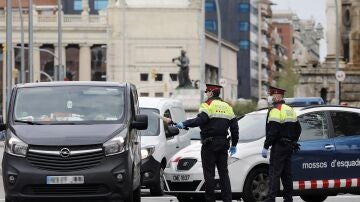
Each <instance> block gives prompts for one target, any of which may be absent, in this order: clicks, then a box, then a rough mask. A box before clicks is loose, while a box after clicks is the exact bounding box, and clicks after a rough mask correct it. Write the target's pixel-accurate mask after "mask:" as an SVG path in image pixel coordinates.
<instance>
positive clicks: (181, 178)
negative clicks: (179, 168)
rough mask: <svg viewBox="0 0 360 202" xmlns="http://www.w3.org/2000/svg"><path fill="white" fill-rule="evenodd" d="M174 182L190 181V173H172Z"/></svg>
mask: <svg viewBox="0 0 360 202" xmlns="http://www.w3.org/2000/svg"><path fill="white" fill-rule="evenodd" d="M172 178H173V181H174V182H185V181H191V180H190V175H184V174H182V175H173V176H172Z"/></svg>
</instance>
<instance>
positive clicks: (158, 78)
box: [155, 74, 163, 81]
mask: <svg viewBox="0 0 360 202" xmlns="http://www.w3.org/2000/svg"><path fill="white" fill-rule="evenodd" d="M162 80H163V74H156V77H155V81H162Z"/></svg>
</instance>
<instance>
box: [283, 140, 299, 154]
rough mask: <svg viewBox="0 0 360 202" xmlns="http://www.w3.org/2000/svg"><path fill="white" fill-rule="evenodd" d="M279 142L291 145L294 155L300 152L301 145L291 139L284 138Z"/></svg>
mask: <svg viewBox="0 0 360 202" xmlns="http://www.w3.org/2000/svg"><path fill="white" fill-rule="evenodd" d="M278 142H279V143H280V144H283V145H290V146H291V147H292V150H293V152H294V153H296V152H298V151H299V150H300V146H301V145H300V144H298V143H297V142H296V141H293V140H291V139H290V138H286V137H282V138H280V139H279V140H278Z"/></svg>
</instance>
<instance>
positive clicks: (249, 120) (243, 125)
mask: <svg viewBox="0 0 360 202" xmlns="http://www.w3.org/2000/svg"><path fill="white" fill-rule="evenodd" d="M265 122H266V114H248V115H246V116H244V117H243V118H242V119H240V120H239V121H238V125H239V142H250V141H254V140H258V139H260V138H262V137H264V136H265Z"/></svg>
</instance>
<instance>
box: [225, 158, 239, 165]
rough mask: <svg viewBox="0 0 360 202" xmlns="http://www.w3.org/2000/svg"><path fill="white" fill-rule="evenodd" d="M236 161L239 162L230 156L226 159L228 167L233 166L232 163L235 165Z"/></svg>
mask: <svg viewBox="0 0 360 202" xmlns="http://www.w3.org/2000/svg"><path fill="white" fill-rule="evenodd" d="M238 160H240V159H238V158H236V157H232V156H230V157H229V158H228V162H227V163H228V165H230V164H233V163H235V162H236V161H238Z"/></svg>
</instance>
